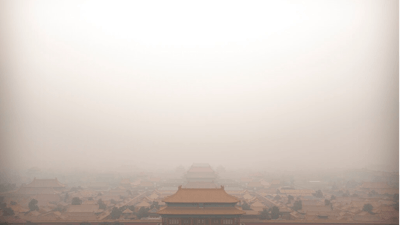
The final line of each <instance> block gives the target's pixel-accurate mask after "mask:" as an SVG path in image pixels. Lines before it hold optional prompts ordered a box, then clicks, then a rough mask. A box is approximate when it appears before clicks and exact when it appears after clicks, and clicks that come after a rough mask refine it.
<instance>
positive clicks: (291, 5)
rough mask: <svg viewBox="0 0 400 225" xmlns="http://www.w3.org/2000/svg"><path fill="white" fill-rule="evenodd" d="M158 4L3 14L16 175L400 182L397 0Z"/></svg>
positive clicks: (5, 142) (7, 110)
mask: <svg viewBox="0 0 400 225" xmlns="http://www.w3.org/2000/svg"><path fill="white" fill-rule="evenodd" d="M152 3H154V2H151V1H149V2H141V3H138V2H129V1H115V2H112V3H111V2H110V1H60V2H56V1H46V0H39V1H18V0H16V1H2V2H1V3H0V26H1V31H0V33H1V36H2V37H1V40H0V41H1V42H0V47H1V49H2V51H1V52H0V62H1V65H0V66H1V67H0V69H1V75H0V100H1V108H0V123H1V130H0V134H1V139H0V143H1V144H0V148H1V157H0V165H1V166H0V169H1V171H3V172H4V171H7V170H28V169H29V168H32V167H39V168H41V169H56V170H60V171H75V170H87V171H113V170H120V169H121V168H123V166H128V168H129V166H132V168H133V167H134V166H135V167H136V168H140V169H144V170H148V171H152V170H154V171H155V170H158V171H164V170H173V169H175V168H176V167H178V166H180V165H183V166H184V167H185V168H186V169H187V168H188V167H190V166H191V165H192V164H193V163H198V162H204V163H209V164H210V165H211V166H212V167H213V168H217V167H218V166H223V167H225V168H226V169H227V170H232V171H236V170H240V169H248V170H254V171H268V170H281V171H285V170H287V171H296V170H335V169H338V170H341V169H348V168H351V169H362V168H366V169H368V168H370V169H376V170H388V171H398V167H399V139H398V138H399V41H398V40H399V21H398V15H399V14H398V12H399V11H398V10H399V3H398V1H385V2H384V3H382V2H381V1H342V0H339V1H268V2H249V3H246V4H244V2H241V3H240V2H228V3H227V2H224V3H222V2H207V1H206V2H202V3H188V2H175V1H174V2H168V3H167V2H158V3H157V4H152Z"/></svg>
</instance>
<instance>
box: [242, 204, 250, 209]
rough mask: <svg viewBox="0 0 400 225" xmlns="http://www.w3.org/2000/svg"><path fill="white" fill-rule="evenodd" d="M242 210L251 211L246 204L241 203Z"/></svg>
mask: <svg viewBox="0 0 400 225" xmlns="http://www.w3.org/2000/svg"><path fill="white" fill-rule="evenodd" d="M242 209H243V210H251V208H250V205H249V204H247V202H243V204H242Z"/></svg>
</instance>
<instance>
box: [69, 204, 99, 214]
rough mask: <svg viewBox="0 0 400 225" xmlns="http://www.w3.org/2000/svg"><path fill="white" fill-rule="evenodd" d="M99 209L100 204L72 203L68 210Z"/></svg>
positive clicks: (94, 210)
mask: <svg viewBox="0 0 400 225" xmlns="http://www.w3.org/2000/svg"><path fill="white" fill-rule="evenodd" d="M98 209H99V206H98V205H70V206H68V208H67V212H80V213H81V212H96V211H97V210H98Z"/></svg>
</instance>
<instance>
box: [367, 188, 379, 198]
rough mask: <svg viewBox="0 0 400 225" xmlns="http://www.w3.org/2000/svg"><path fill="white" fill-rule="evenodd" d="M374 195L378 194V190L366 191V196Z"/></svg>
mask: <svg viewBox="0 0 400 225" xmlns="http://www.w3.org/2000/svg"><path fill="white" fill-rule="evenodd" d="M376 195H378V192H376V191H375V190H372V191H370V192H369V193H368V196H369V197H372V196H376Z"/></svg>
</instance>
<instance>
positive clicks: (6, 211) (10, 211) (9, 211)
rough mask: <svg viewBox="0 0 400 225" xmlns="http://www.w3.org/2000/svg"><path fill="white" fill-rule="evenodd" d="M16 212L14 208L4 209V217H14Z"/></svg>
mask: <svg viewBox="0 0 400 225" xmlns="http://www.w3.org/2000/svg"><path fill="white" fill-rule="evenodd" d="M14 214H15V213H14V210H13V209H12V208H5V209H3V216H14Z"/></svg>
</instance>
